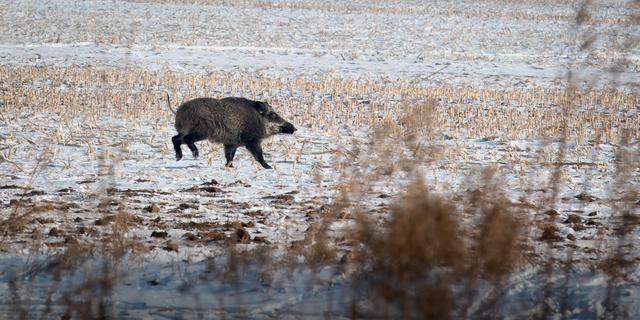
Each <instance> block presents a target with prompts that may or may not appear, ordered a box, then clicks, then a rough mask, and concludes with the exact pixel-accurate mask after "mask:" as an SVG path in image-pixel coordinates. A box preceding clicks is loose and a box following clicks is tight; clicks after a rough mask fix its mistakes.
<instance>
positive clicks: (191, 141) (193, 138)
mask: <svg viewBox="0 0 640 320" xmlns="http://www.w3.org/2000/svg"><path fill="white" fill-rule="evenodd" d="M200 140H204V137H203V136H202V135H199V134H197V133H193V132H192V133H189V134H188V135H186V136H184V143H186V144H187V146H188V147H189V149H190V150H191V154H193V157H194V158H196V159H197V158H198V155H199V153H198V148H196V144H195V143H196V142H198V141H200Z"/></svg>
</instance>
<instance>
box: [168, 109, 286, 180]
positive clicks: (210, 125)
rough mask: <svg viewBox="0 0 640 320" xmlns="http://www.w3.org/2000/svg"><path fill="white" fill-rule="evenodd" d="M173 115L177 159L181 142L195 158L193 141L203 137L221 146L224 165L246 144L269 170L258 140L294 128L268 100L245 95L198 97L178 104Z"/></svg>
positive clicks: (231, 165)
mask: <svg viewBox="0 0 640 320" xmlns="http://www.w3.org/2000/svg"><path fill="white" fill-rule="evenodd" d="M175 114H176V123H175V127H176V130H177V131H178V134H177V135H176V136H174V137H173V138H171V141H172V142H173V147H174V149H175V151H176V160H178V161H179V160H180V159H182V149H181V147H180V146H181V145H182V144H186V145H187V146H188V147H189V149H190V150H191V153H192V154H193V157H194V158H197V157H198V148H196V145H195V142H197V141H201V140H205V139H206V140H209V141H211V142H217V143H222V144H223V145H224V155H225V158H226V159H227V163H226V166H227V167H233V157H234V156H235V153H236V149H237V148H238V147H240V146H245V147H246V148H247V149H248V150H249V152H251V154H252V155H253V157H254V158H255V159H256V160H257V161H258V162H259V163H260V164H261V165H262V166H263V167H264V168H265V169H271V166H269V165H268V164H267V163H266V162H265V161H264V157H263V155H262V147H261V146H260V143H261V142H262V140H263V139H264V138H267V137H269V136H272V135H274V134H278V133H288V134H291V133H294V132H295V131H296V128H295V127H294V126H293V125H292V124H291V123H289V122H287V121H285V120H284V119H283V118H282V117H280V115H278V114H277V113H276V112H275V111H273V109H272V108H271V106H270V105H269V104H268V103H266V102H261V101H253V100H249V99H245V98H223V99H214V98H197V99H193V100H189V101H187V102H185V103H183V104H181V105H180V106H179V107H178V110H177V111H176V112H175Z"/></svg>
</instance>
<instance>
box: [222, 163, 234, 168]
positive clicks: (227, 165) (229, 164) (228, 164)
mask: <svg viewBox="0 0 640 320" xmlns="http://www.w3.org/2000/svg"><path fill="white" fill-rule="evenodd" d="M224 166H225V167H227V168H233V162H227V163H226V164H225V165H224Z"/></svg>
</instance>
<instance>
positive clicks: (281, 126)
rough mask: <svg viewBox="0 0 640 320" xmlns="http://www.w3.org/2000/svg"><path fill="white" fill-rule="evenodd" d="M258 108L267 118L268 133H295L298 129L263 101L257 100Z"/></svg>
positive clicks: (265, 118)
mask: <svg viewBox="0 0 640 320" xmlns="http://www.w3.org/2000/svg"><path fill="white" fill-rule="evenodd" d="M256 110H258V112H259V113H260V115H261V116H262V117H263V118H264V120H265V126H266V130H267V135H274V134H278V133H288V134H291V133H294V132H295V131H296V130H297V129H296V127H294V126H293V124H291V123H290V122H288V121H286V120H284V119H283V118H282V117H281V116H280V115H279V114H277V113H276V112H275V111H273V108H271V106H270V105H269V104H268V103H266V102H262V101H256Z"/></svg>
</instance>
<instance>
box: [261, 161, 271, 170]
mask: <svg viewBox="0 0 640 320" xmlns="http://www.w3.org/2000/svg"><path fill="white" fill-rule="evenodd" d="M261 165H262V167H263V168H265V169H271V166H270V165H268V164H267V163H266V162H263V163H261Z"/></svg>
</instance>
